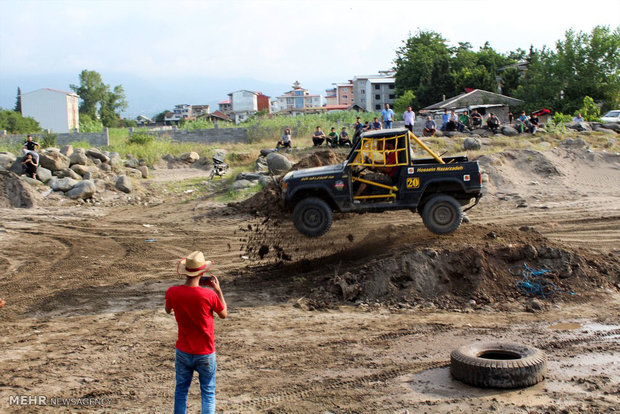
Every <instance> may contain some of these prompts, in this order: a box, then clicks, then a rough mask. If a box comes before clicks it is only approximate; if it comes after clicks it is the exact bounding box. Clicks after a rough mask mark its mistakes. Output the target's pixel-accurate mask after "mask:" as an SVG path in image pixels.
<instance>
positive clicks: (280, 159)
mask: <svg viewBox="0 0 620 414" xmlns="http://www.w3.org/2000/svg"><path fill="white" fill-rule="evenodd" d="M267 166H268V168H269V172H270V173H271V174H273V175H280V174H283V173H285V172H287V171H288V170H290V169H291V167H292V166H293V163H291V162H290V161H289V159H288V158H286V157H285V156H284V155H282V154H278V153H274V152H272V153H271V154H269V155H267Z"/></svg>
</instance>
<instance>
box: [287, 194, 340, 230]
mask: <svg viewBox="0 0 620 414" xmlns="http://www.w3.org/2000/svg"><path fill="white" fill-rule="evenodd" d="M293 220H294V222H295V227H296V228H297V230H299V232H300V233H301V234H303V235H305V236H308V237H319V236H322V235H323V234H325V233H326V232H327V230H329V228H330V227H331V226H332V209H331V208H330V207H329V205H328V204H327V203H326V202H325V201H323V200H321V199H320V198H315V197H309V198H304V199H303V200H301V201H300V202H299V203H297V205H296V206H295V208H294V209H293Z"/></svg>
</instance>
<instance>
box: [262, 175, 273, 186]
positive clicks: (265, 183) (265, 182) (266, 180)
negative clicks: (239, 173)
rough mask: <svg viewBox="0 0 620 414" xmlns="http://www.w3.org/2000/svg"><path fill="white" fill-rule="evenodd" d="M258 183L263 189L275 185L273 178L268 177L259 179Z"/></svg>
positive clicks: (264, 176) (263, 176)
mask: <svg viewBox="0 0 620 414" xmlns="http://www.w3.org/2000/svg"><path fill="white" fill-rule="evenodd" d="M258 183H259V184H260V185H262V186H263V187H267V186H268V185H269V184H271V183H273V178H271V177H270V176H268V175H261V176H260V178H259V179H258Z"/></svg>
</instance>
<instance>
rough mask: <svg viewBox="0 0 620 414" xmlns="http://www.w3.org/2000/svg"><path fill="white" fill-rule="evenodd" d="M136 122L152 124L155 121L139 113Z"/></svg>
mask: <svg viewBox="0 0 620 414" xmlns="http://www.w3.org/2000/svg"><path fill="white" fill-rule="evenodd" d="M136 123H137V124H138V126H145V125H152V124H154V123H155V121H153V120H152V119H151V118H149V117H148V116H146V115H138V116H137V117H136Z"/></svg>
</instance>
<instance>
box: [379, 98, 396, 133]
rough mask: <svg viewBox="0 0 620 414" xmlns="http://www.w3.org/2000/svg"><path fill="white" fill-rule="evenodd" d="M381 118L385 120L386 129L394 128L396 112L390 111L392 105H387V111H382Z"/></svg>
mask: <svg viewBox="0 0 620 414" xmlns="http://www.w3.org/2000/svg"><path fill="white" fill-rule="evenodd" d="M381 118H383V126H384V127H385V129H390V128H392V121H393V120H394V111H392V110H391V109H390V104H387V103H386V104H385V109H384V110H383V111H381Z"/></svg>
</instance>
